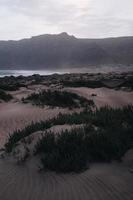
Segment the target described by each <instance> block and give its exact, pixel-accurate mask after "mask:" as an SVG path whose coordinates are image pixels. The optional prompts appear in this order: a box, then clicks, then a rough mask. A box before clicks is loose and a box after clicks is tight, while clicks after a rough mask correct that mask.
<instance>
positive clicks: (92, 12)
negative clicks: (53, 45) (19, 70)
mask: <svg viewBox="0 0 133 200" xmlns="http://www.w3.org/2000/svg"><path fill="white" fill-rule="evenodd" d="M60 32H68V33H69V34H71V35H75V36H76V37H82V38H83V37H87V38H99V37H100V38H101V37H112V36H128V35H133V0H0V40H1V39H4V40H5V39H6V40H8V39H20V38H25V37H31V36H33V35H40V34H46V33H60Z"/></svg>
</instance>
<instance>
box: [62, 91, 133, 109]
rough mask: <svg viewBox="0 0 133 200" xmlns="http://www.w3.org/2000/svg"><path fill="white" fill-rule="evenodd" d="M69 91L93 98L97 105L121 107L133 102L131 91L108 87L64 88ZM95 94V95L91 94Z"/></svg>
mask: <svg viewBox="0 0 133 200" xmlns="http://www.w3.org/2000/svg"><path fill="white" fill-rule="evenodd" d="M65 90H67V91H70V92H75V93H77V94H79V95H81V96H84V97H86V98H87V99H93V100H94V102H95V104H96V105H97V106H98V107H101V106H105V105H109V106H112V107H121V106H124V105H127V104H133V92H126V91H122V90H114V89H108V88H96V89H92V88H85V87H80V88H65ZM92 94H96V96H92Z"/></svg>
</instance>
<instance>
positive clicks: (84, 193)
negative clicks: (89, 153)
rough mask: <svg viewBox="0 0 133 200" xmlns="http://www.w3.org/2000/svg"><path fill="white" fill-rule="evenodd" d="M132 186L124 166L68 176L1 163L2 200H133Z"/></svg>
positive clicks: (95, 168) (106, 166) (97, 167)
mask: <svg viewBox="0 0 133 200" xmlns="http://www.w3.org/2000/svg"><path fill="white" fill-rule="evenodd" d="M132 186H133V174H131V173H130V172H129V170H128V167H127V166H125V165H124V164H121V163H113V164H94V165H93V166H91V167H90V169H88V170H86V171H85V172H83V173H81V174H66V175H64V174H55V173H52V172H44V173H41V172H40V173H39V172H38V171H37V170H35V169H34V168H32V167H29V165H26V166H25V165H24V166H17V165H16V164H14V163H11V161H9V160H8V159H5V160H0V199H1V200H44V199H45V200H132V199H133V189H132Z"/></svg>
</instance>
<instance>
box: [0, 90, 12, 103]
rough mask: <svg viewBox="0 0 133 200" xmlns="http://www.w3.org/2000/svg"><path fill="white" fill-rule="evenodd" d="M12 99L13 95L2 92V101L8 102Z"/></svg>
mask: <svg viewBox="0 0 133 200" xmlns="http://www.w3.org/2000/svg"><path fill="white" fill-rule="evenodd" d="M12 98H13V97H12V95H10V94H7V93H6V92H4V91H3V90H0V100H3V101H6V102H7V101H10V100H11V99H12Z"/></svg>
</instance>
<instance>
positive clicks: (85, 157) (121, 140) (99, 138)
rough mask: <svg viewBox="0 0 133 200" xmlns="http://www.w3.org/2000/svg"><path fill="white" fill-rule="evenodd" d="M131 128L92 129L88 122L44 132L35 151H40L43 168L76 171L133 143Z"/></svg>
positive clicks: (118, 153) (111, 157)
mask: <svg viewBox="0 0 133 200" xmlns="http://www.w3.org/2000/svg"><path fill="white" fill-rule="evenodd" d="M132 132H133V128H131V127H130V128H124V127H117V128H113V127H106V128H105V129H103V128H98V129H97V130H96V129H95V128H94V127H92V126H88V125H85V127H84V128H78V129H77V128H75V129H72V130H71V131H67V130H66V131H62V132H61V133H58V134H55V133H54V132H46V133H45V135H44V136H43V137H42V139H40V141H39V142H38V143H37V145H36V146H35V154H41V163H42V165H43V168H44V169H45V170H52V171H57V172H65V173H66V172H72V171H74V172H79V171H81V170H84V169H86V168H87V165H88V163H90V162H96V161H104V162H110V161H111V160H120V159H121V157H122V156H123V155H124V153H125V152H126V151H127V150H128V149H129V148H131V147H132V146H133V134H132Z"/></svg>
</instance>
